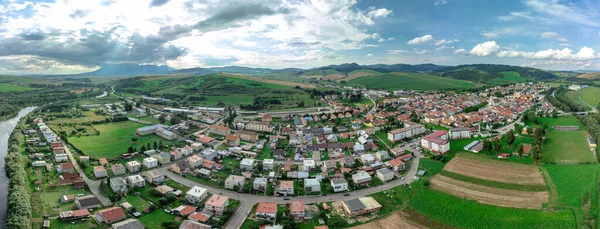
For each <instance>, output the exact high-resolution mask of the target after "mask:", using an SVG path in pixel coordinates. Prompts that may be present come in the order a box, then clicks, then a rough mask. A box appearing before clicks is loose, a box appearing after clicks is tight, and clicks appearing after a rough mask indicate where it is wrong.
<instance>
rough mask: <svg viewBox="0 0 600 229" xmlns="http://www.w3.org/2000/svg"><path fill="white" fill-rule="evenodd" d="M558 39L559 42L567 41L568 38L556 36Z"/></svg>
mask: <svg viewBox="0 0 600 229" xmlns="http://www.w3.org/2000/svg"><path fill="white" fill-rule="evenodd" d="M558 41H560V42H569V39H567V38H564V37H561V38H558Z"/></svg>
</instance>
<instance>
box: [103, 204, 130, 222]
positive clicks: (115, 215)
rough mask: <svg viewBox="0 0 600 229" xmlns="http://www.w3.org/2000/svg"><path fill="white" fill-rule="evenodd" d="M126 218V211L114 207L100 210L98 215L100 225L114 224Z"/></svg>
mask: <svg viewBox="0 0 600 229" xmlns="http://www.w3.org/2000/svg"><path fill="white" fill-rule="evenodd" d="M125 217H126V215H125V211H123V208H121V207H112V208H108V209H104V210H100V211H99V212H97V213H96V220H97V221H98V222H99V223H106V224H112V223H116V222H119V221H121V220H124V219H125Z"/></svg>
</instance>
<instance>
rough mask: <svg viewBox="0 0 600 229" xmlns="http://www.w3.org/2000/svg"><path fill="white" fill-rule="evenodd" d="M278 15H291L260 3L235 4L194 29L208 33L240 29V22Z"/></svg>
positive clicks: (221, 10) (286, 10)
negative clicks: (233, 28) (234, 28)
mask: <svg viewBox="0 0 600 229" xmlns="http://www.w3.org/2000/svg"><path fill="white" fill-rule="evenodd" d="M277 13H282V14H287V13H289V10H288V9H277V10H274V9H271V8H270V7H268V6H267V5H263V4H259V3H239V4H236V3H234V4H230V5H227V6H226V7H224V8H222V9H220V10H219V11H218V12H217V13H215V14H214V15H212V16H210V17H209V18H207V19H206V20H204V21H200V22H198V23H196V25H194V29H198V30H199V31H202V32H207V31H215V30H221V29H226V28H232V27H238V26H239V25H238V24H237V23H238V22H241V21H246V20H251V19H256V18H259V17H262V16H270V15H274V14H277Z"/></svg>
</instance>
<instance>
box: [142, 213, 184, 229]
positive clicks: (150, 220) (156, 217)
mask: <svg viewBox="0 0 600 229" xmlns="http://www.w3.org/2000/svg"><path fill="white" fill-rule="evenodd" d="M138 220H139V221H140V222H141V223H142V224H144V227H146V228H164V227H163V226H162V225H161V224H162V223H163V222H169V221H174V220H175V216H174V215H171V214H167V213H165V212H164V211H162V210H161V209H156V210H154V211H152V212H150V213H148V214H145V215H143V216H141V217H140V218H138Z"/></svg>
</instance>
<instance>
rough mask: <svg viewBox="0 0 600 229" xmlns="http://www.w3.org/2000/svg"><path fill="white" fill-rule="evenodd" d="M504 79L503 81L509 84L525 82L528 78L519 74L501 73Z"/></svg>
mask: <svg viewBox="0 0 600 229" xmlns="http://www.w3.org/2000/svg"><path fill="white" fill-rule="evenodd" d="M500 73H501V74H502V75H504V77H503V78H502V80H504V81H507V82H525V81H527V78H525V77H523V76H521V75H520V74H519V73H518V72H500Z"/></svg>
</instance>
